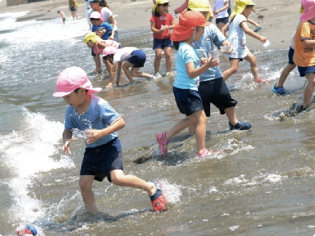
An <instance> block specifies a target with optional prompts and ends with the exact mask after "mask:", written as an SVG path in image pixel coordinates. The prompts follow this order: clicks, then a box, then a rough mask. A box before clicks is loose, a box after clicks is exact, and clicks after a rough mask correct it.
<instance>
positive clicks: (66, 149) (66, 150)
mask: <svg viewBox="0 0 315 236" xmlns="http://www.w3.org/2000/svg"><path fill="white" fill-rule="evenodd" d="M74 141H76V139H73V138H72V139H68V140H67V141H66V142H65V143H64V145H63V152H64V153H65V154H69V155H72V153H71V150H70V144H71V143H72V142H74Z"/></svg>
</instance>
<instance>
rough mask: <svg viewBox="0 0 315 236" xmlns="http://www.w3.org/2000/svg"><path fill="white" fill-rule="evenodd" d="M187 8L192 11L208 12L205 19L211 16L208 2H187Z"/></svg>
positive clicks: (194, 0)
mask: <svg viewBox="0 0 315 236" xmlns="http://www.w3.org/2000/svg"><path fill="white" fill-rule="evenodd" d="M187 8H188V9H190V10H192V11H199V12H208V15H207V19H209V17H210V16H211V15H212V10H211V7H210V4H209V0H189V2H188V6H187Z"/></svg>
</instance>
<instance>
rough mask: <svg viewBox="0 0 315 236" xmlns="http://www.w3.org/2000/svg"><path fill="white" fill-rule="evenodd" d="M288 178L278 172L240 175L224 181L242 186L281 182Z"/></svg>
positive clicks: (226, 183)
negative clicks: (249, 175) (247, 175)
mask: <svg viewBox="0 0 315 236" xmlns="http://www.w3.org/2000/svg"><path fill="white" fill-rule="evenodd" d="M286 178H288V177H287V176H281V175H277V174H262V175H258V176H254V177H253V178H246V177H245V175H240V176H238V177H234V178H231V179H228V180H226V181H225V182H224V185H241V186H255V185H260V184H268V183H269V184H274V183H278V182H281V181H282V180H283V179H286Z"/></svg>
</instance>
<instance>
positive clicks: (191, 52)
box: [156, 11, 219, 157]
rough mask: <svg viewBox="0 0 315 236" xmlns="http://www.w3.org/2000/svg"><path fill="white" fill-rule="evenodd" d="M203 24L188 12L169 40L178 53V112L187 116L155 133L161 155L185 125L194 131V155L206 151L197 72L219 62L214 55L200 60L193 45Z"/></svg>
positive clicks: (174, 86) (197, 14)
mask: <svg viewBox="0 0 315 236" xmlns="http://www.w3.org/2000/svg"><path fill="white" fill-rule="evenodd" d="M205 25H207V21H206V19H205V17H204V16H203V15H202V14H201V13H200V12H197V11H187V12H184V13H182V14H181V15H180V17H179V24H178V25H176V26H175V27H174V31H173V34H172V37H171V39H172V40H173V41H174V46H175V48H176V49H178V52H177V57H176V77H175V81H174V84H173V92H174V96H175V100H176V104H177V107H178V109H179V111H180V112H181V113H183V114H185V115H186V117H185V118H184V119H182V120H180V121H179V122H178V123H177V124H175V126H173V127H172V128H171V129H170V130H168V131H167V132H162V133H158V134H157V135H156V138H157V142H158V143H159V149H160V151H161V153H162V155H163V156H166V154H167V144H168V143H169V141H170V140H171V138H172V137H174V136H175V135H176V134H177V133H179V132H181V131H182V130H184V129H186V128H188V127H189V128H190V130H191V131H193V132H195V136H196V143H197V152H196V155H197V156H200V157H204V156H206V155H207V154H208V150H207V149H206V147H205V139H206V116H205V112H204V110H203V105H202V100H201V97H200V95H199V93H198V86H199V75H200V74H202V73H204V72H205V71H206V70H207V69H208V68H209V67H213V66H217V65H218V64H219V61H218V60H217V59H214V58H213V57H211V58H202V59H200V58H201V56H200V54H199V53H198V51H197V50H196V49H195V48H194V47H193V41H199V40H200V37H201V36H202V34H203V32H204V26H205Z"/></svg>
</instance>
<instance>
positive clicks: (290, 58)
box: [288, 47, 295, 65]
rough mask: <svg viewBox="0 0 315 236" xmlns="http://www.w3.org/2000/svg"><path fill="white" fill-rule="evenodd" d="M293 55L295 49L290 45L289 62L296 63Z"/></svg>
mask: <svg viewBox="0 0 315 236" xmlns="http://www.w3.org/2000/svg"><path fill="white" fill-rule="evenodd" d="M293 56H294V49H293V48H291V47H290V48H289V51H288V63H289V64H291V65H295V63H294V61H293Z"/></svg>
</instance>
